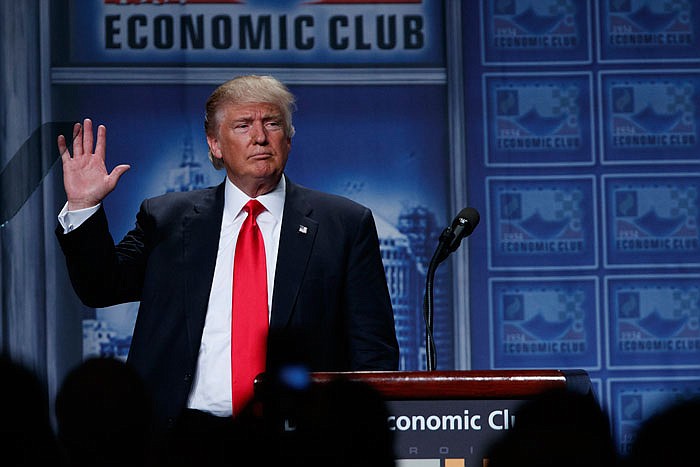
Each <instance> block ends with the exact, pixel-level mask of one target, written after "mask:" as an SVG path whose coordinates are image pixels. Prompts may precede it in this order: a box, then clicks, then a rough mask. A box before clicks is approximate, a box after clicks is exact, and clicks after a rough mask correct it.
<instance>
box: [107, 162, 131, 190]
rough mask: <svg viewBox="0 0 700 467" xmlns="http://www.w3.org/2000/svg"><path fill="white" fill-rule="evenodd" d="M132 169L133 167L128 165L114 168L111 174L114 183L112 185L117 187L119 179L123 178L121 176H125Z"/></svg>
mask: <svg viewBox="0 0 700 467" xmlns="http://www.w3.org/2000/svg"><path fill="white" fill-rule="evenodd" d="M130 168H131V166H130V165H128V164H120V165H118V166H116V167H115V168H113V169H112V172H111V173H110V174H109V178H110V179H112V181H113V184H112V185H113V186H116V185H117V182H118V181H119V178H121V176H122V175H124V172H126V171H127V170H129V169H130Z"/></svg>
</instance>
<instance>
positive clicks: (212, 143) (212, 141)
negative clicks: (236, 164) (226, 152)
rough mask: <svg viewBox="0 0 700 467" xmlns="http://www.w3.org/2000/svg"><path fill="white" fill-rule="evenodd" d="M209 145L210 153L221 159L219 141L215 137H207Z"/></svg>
mask: <svg viewBox="0 0 700 467" xmlns="http://www.w3.org/2000/svg"><path fill="white" fill-rule="evenodd" d="M207 144H209V151H210V152H211V154H212V155H213V156H214V157H216V158H217V159H221V158H222V157H223V156H222V155H221V148H220V147H219V140H218V139H217V138H216V137H215V136H207Z"/></svg>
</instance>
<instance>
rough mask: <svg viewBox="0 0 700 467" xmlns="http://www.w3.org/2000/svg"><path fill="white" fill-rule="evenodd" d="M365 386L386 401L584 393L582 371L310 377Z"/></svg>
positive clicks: (316, 380)
mask: <svg viewBox="0 0 700 467" xmlns="http://www.w3.org/2000/svg"><path fill="white" fill-rule="evenodd" d="M338 378H341V379H345V380H349V381H358V382H362V383H366V384H369V385H370V386H372V387H374V388H375V389H377V390H378V391H379V392H380V393H381V394H382V395H383V396H384V397H385V398H387V399H397V400H410V399H420V400H425V399H513V398H527V397H533V396H536V395H537V394H541V393H543V392H546V391H549V390H556V389H573V390H575V391H577V392H588V391H589V390H590V380H589V378H588V375H587V374H586V373H585V372H584V371H582V370H570V371H563V370H474V371H431V372H428V371H358V372H338V373H332V372H329V373H311V380H312V382H313V383H314V384H327V383H329V382H331V381H333V380H335V379H338Z"/></svg>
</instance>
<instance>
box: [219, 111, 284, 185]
mask: <svg viewBox="0 0 700 467" xmlns="http://www.w3.org/2000/svg"><path fill="white" fill-rule="evenodd" d="M217 117H218V118H217V129H216V132H215V134H214V135H212V136H207V142H208V143H209V147H210V148H211V152H212V154H213V155H214V157H216V158H218V159H221V160H222V161H223V164H224V167H226V173H227V174H228V177H229V179H230V180H231V181H232V182H233V184H234V185H236V186H237V187H238V188H240V189H241V190H242V191H244V192H245V193H247V194H248V195H249V196H252V197H255V196H258V195H261V194H264V193H266V192H268V191H270V190H272V189H273V188H274V187H275V186H276V185H277V182H279V179H280V177H281V176H282V171H283V170H284V166H285V165H286V164H287V156H288V154H289V150H290V149H291V146H292V144H291V139H290V138H289V137H288V136H287V132H286V131H285V128H284V122H283V119H282V112H281V111H280V109H279V108H278V107H277V106H276V105H273V104H265V103H250V104H223V105H222V107H221V108H220V109H219V111H218V113H217Z"/></svg>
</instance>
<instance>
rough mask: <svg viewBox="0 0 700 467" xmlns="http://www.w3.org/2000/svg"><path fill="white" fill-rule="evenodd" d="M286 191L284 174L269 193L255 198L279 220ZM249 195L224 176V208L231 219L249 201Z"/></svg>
mask: <svg viewBox="0 0 700 467" xmlns="http://www.w3.org/2000/svg"><path fill="white" fill-rule="evenodd" d="M286 191H287V182H286V180H285V177H284V175H283V176H282V177H281V178H280V181H279V183H278V184H277V186H276V187H275V189H274V190H272V191H271V192H269V193H265V194H264V195H260V196H258V197H257V198H255V199H257V200H258V201H260V203H261V204H262V205H263V206H265V209H266V210H267V211H268V212H269V213H270V214H272V216H273V217H274V218H275V219H276V220H277V221H279V220H280V219H282V212H283V211H284V198H285V193H286ZM251 199H253V198H251V197H250V196H248V195H246V194H245V193H243V191H241V189H240V188H238V187H237V186H236V185H234V184H233V183H232V182H231V180H229V178H228V177H226V185H225V189H224V209H225V210H226V212H227V213H228V214H229V215H230V216H231V219H235V218H236V217H237V216H238V215H239V214H240V213H241V211H242V209H243V206H245V204H246V203H247V202H248V201H250V200H251Z"/></svg>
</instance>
